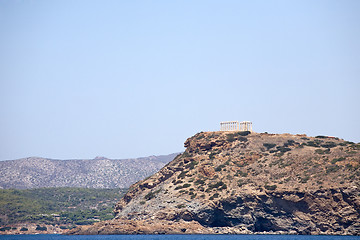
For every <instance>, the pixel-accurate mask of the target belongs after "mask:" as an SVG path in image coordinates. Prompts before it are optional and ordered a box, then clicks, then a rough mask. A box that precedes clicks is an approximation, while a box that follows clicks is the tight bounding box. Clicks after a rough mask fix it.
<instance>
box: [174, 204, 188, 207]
mask: <svg viewBox="0 0 360 240" xmlns="http://www.w3.org/2000/svg"><path fill="white" fill-rule="evenodd" d="M185 207H186V206H185V204H179V205H177V206H176V208H185Z"/></svg>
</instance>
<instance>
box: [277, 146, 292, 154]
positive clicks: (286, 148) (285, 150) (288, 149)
mask: <svg viewBox="0 0 360 240" xmlns="http://www.w3.org/2000/svg"><path fill="white" fill-rule="evenodd" d="M276 149H277V150H278V151H280V152H282V153H284V152H288V151H291V148H288V147H280V146H279V147H276Z"/></svg>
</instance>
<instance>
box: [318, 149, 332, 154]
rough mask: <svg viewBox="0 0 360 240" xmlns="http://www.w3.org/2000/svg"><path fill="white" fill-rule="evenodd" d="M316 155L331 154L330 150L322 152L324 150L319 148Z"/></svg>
mask: <svg viewBox="0 0 360 240" xmlns="http://www.w3.org/2000/svg"><path fill="white" fill-rule="evenodd" d="M315 153H317V154H324V153H325V154H329V153H330V149H329V148H328V149H325V150H322V149H320V148H318V149H316V150H315Z"/></svg>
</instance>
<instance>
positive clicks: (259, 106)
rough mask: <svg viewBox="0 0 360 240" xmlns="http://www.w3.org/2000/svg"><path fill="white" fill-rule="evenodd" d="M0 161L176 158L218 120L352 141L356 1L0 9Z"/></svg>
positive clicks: (358, 36)
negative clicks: (188, 140) (189, 140)
mask: <svg viewBox="0 0 360 240" xmlns="http://www.w3.org/2000/svg"><path fill="white" fill-rule="evenodd" d="M0 117H1V119H0V160H6V159H16V158H22V157H29V156H41V157H49V158H57V159H69V158H94V157H95V156H97V155H100V156H105V157H109V158H128V157H141V156H148V155H158V154H168V153H173V152H179V151H182V150H183V149H184V148H183V143H184V141H185V140H186V138H188V137H190V136H192V135H194V134H195V133H197V132H200V131H214V130H218V129H219V123H220V121H230V120H239V121H244V120H248V121H252V122H253V128H254V130H255V131H256V132H265V131H267V132H269V133H294V134H296V133H305V134H308V135H310V136H316V135H331V136H338V137H340V138H344V139H346V140H350V141H355V142H359V141H360V1H358V0H354V1H347V0H342V1H338V0H336V1H330V0H327V1H313V0H310V1H304V0H301V1H287V0H286V1H267V0H264V1H240V0H234V1H227V0H221V1H220V0H218V1H209V0H204V1H200V0H191V1H190V0H189V1H187V0H181V1H167V0H166V1H165V0H164V1H157V0H154V1H145V0H144V1H136V0H131V1H100V0H99V1H87V0H86V1H85V0H84V1H63V0H61V1H20V0H14V1H10V0H9V1H5V0H1V1H0Z"/></svg>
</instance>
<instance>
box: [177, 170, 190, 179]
mask: <svg viewBox="0 0 360 240" xmlns="http://www.w3.org/2000/svg"><path fill="white" fill-rule="evenodd" d="M187 173H188V171H182V172H181V173H180V174H179V176H178V177H177V178H180V179H183V178H184V177H185V176H186V174H187Z"/></svg>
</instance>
